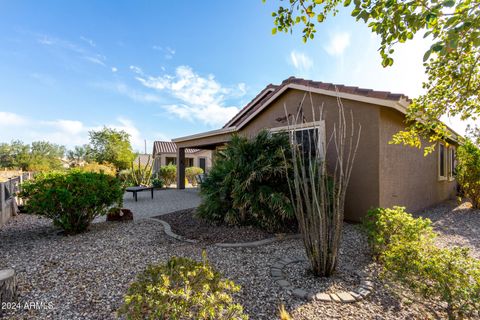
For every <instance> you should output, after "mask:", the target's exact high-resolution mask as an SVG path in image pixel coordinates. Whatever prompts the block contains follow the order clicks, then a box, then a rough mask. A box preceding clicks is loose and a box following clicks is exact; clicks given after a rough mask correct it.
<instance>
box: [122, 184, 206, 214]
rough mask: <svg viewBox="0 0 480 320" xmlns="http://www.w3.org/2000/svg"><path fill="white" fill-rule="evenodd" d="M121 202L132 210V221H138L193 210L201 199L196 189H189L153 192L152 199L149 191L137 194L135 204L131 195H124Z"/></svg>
mask: <svg viewBox="0 0 480 320" xmlns="http://www.w3.org/2000/svg"><path fill="white" fill-rule="evenodd" d="M123 200H124V203H123V206H124V207H125V208H128V209H130V210H132V212H133V217H134V219H140V218H150V217H155V216H159V215H162V214H166V213H170V212H173V211H178V210H184V209H189V208H195V207H197V206H198V205H199V204H200V201H201V198H200V196H199V195H198V189H196V188H191V189H184V190H178V189H162V190H155V191H154V195H153V199H152V198H151V194H150V191H144V192H139V193H138V201H137V202H135V199H134V198H133V196H132V193H125V195H124V196H123Z"/></svg>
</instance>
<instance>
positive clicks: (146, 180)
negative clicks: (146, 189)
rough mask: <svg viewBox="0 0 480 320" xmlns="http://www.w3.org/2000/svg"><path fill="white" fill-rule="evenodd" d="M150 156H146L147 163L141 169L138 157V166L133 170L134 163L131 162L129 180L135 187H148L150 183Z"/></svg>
mask: <svg viewBox="0 0 480 320" xmlns="http://www.w3.org/2000/svg"><path fill="white" fill-rule="evenodd" d="M150 160H151V158H150V156H148V161H147V163H146V164H145V166H143V167H142V164H141V163H140V157H139V158H138V166H137V168H135V166H134V163H133V161H132V172H131V178H132V181H133V182H134V183H135V185H137V186H140V185H144V186H149V185H150V181H151V179H152V166H151V165H150Z"/></svg>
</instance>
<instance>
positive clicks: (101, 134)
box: [89, 127, 135, 170]
mask: <svg viewBox="0 0 480 320" xmlns="http://www.w3.org/2000/svg"><path fill="white" fill-rule="evenodd" d="M89 135H90V145H91V149H90V150H89V153H90V154H89V157H91V158H93V160H95V161H96V162H98V163H105V162H108V163H112V164H113V165H115V166H116V167H117V169H119V170H121V169H127V168H128V167H129V166H130V164H131V163H132V161H133V160H134V159H135V154H134V153H133V151H132V145H131V144H130V135H129V134H128V133H126V132H125V131H123V130H115V129H111V128H107V127H104V128H103V129H102V130H99V131H90V132H89Z"/></svg>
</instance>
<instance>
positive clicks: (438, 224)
mask: <svg viewBox="0 0 480 320" xmlns="http://www.w3.org/2000/svg"><path fill="white" fill-rule="evenodd" d="M419 214H420V215H421V216H422V217H425V218H429V219H430V220H432V223H433V227H434V228H435V231H437V232H438V233H439V237H438V238H437V240H436V243H437V245H439V246H443V247H452V246H462V247H468V248H470V250H471V251H470V254H471V255H472V256H473V257H475V258H477V259H480V210H473V209H472V208H471V204H470V203H469V202H463V203H461V204H460V205H459V204H458V203H457V202H455V201H448V202H444V203H442V204H441V205H438V206H435V207H433V208H429V209H427V210H425V211H424V212H421V213H419Z"/></svg>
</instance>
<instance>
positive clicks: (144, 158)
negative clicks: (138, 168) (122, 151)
mask: <svg viewBox="0 0 480 320" xmlns="http://www.w3.org/2000/svg"><path fill="white" fill-rule="evenodd" d="M139 159H140V165H142V166H145V165H147V164H148V162H150V164H152V162H153V158H152V155H151V154H145V153H141V154H139V155H137V157H136V158H135V160H134V161H133V164H137V165H138V160H139Z"/></svg>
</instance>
